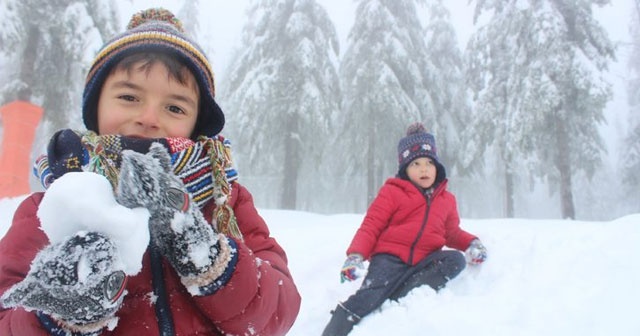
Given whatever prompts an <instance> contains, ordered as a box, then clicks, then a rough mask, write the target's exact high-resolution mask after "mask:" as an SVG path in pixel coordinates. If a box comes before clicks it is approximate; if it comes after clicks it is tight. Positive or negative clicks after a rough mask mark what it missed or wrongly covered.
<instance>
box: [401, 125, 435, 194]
mask: <svg viewBox="0 0 640 336" xmlns="http://www.w3.org/2000/svg"><path fill="white" fill-rule="evenodd" d="M420 157H428V158H430V159H431V160H433V163H434V164H435V165H436V169H437V176H436V183H438V182H440V181H442V180H443V179H445V177H446V171H445V169H444V166H443V165H442V163H440V160H439V159H438V150H437V148H436V139H435V137H434V136H433V135H432V134H430V133H427V131H426V130H425V128H424V125H423V124H422V123H420V122H416V123H413V124H411V125H409V127H408V128H407V135H406V136H405V137H404V138H402V139H400V142H398V175H399V176H406V169H407V166H408V165H409V163H411V161H413V160H415V159H417V158H420Z"/></svg>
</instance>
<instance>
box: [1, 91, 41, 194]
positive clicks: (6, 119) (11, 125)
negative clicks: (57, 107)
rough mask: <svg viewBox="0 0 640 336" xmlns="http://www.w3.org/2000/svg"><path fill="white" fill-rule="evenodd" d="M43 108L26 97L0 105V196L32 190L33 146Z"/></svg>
mask: <svg viewBox="0 0 640 336" xmlns="http://www.w3.org/2000/svg"><path fill="white" fill-rule="evenodd" d="M42 112H43V110H42V108H41V107H40V106H36V105H33V104H31V103H29V102H26V101H19V100H17V101H13V102H11V103H9V104H7V105H4V106H2V107H0V122H2V124H3V132H2V143H1V145H2V147H0V198H3V197H16V196H20V195H25V194H28V193H29V192H30V187H29V173H30V172H31V162H30V156H31V146H32V145H33V140H34V138H35V133H36V128H37V127H38V123H39V122H40V119H41V118H42Z"/></svg>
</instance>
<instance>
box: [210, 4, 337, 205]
mask: <svg viewBox="0 0 640 336" xmlns="http://www.w3.org/2000/svg"><path fill="white" fill-rule="evenodd" d="M248 13H249V19H248V20H247V24H246V25H245V26H244V30H243V35H242V46H241V49H240V50H239V51H238V52H237V55H236V57H233V60H232V62H231V65H230V66H229V67H228V69H227V75H226V76H224V77H225V78H226V82H225V83H224V84H225V85H223V86H222V90H223V91H222V92H223V93H222V94H221V95H220V96H221V97H223V99H224V101H223V103H224V105H225V106H226V110H228V111H232V113H228V114H227V115H228V118H229V123H228V129H229V132H228V134H229V135H231V136H230V138H231V139H232V140H233V139H235V141H234V152H235V153H236V157H237V159H236V162H238V165H239V166H240V172H241V174H242V176H243V180H244V181H245V183H247V185H250V186H251V188H252V190H253V191H254V193H255V194H258V195H260V196H261V197H260V198H262V199H265V200H266V201H267V202H271V203H269V204H268V206H275V207H278V208H282V209H296V208H298V204H297V201H298V199H299V195H298V191H299V190H302V188H309V189H313V187H314V186H312V185H308V183H309V181H313V180H317V179H318V172H319V167H320V166H322V164H321V163H320V158H321V155H322V153H323V151H324V150H325V149H326V147H327V139H328V135H329V132H330V118H331V116H332V115H334V114H336V111H337V110H338V109H339V103H340V88H339V82H338V76H337V69H336V68H337V67H336V59H337V55H338V52H339V50H338V48H339V46H338V38H337V34H336V30H335V27H334V25H333V23H332V22H331V20H330V18H329V16H328V14H327V12H326V11H325V10H324V8H322V7H321V6H320V5H318V4H317V2H316V1H314V0H268V1H253V2H252V4H251V6H250V7H249V10H248ZM303 181H304V183H305V184H303ZM274 199H276V200H277V202H276V203H274V202H273V200H274Z"/></svg>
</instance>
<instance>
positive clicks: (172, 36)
mask: <svg viewBox="0 0 640 336" xmlns="http://www.w3.org/2000/svg"><path fill="white" fill-rule="evenodd" d="M154 52H159V53H164V54H168V55H171V56H173V57H176V58H177V59H178V60H179V61H180V62H181V63H182V64H184V65H185V66H186V67H187V68H188V69H189V70H190V71H191V73H192V74H193V76H194V77H195V79H196V83H197V84H198V87H199V89H200V104H199V106H200V109H199V111H198V119H197V122H196V128H195V130H194V136H198V135H206V136H209V137H211V136H214V135H216V134H218V133H220V131H221V130H222V128H223V127H224V121H225V118H224V114H223V112H222V109H220V106H218V104H217V103H216V101H215V85H214V78H213V71H212V70H211V65H210V64H209V60H208V59H207V57H206V56H205V54H204V52H203V51H202V49H201V48H200V47H199V46H198V45H197V44H196V43H195V42H193V41H191V40H190V39H189V38H188V37H187V36H186V33H185V31H184V29H183V28H182V23H181V22H180V21H179V20H178V19H177V18H176V17H175V16H174V15H173V13H171V12H170V11H168V10H166V9H163V8H151V9H147V10H143V11H141V12H139V13H136V14H134V15H133V16H132V17H131V20H130V21H129V24H128V25H127V30H126V31H125V32H124V33H122V34H119V35H117V36H115V37H114V38H113V39H112V40H110V41H109V42H107V43H106V44H105V45H104V46H103V47H102V49H101V50H100V51H99V52H98V55H97V56H96V58H95V60H94V61H93V63H92V65H91V69H90V70H89V74H88V75H87V80H86V83H85V88H84V94H83V96H82V117H83V120H84V124H85V126H86V127H87V129H89V130H91V131H94V132H98V118H97V107H98V98H99V97H100V91H101V90H102V85H103V84H104V81H105V80H106V78H107V76H108V75H109V74H110V73H111V71H112V70H113V68H114V67H115V66H116V65H117V64H118V63H119V62H120V61H121V60H122V59H123V58H125V57H127V56H130V55H133V54H138V53H154Z"/></svg>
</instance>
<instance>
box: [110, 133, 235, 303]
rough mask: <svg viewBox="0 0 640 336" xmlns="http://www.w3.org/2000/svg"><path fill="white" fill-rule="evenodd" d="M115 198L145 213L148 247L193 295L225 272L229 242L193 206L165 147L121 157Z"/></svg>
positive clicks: (126, 152) (130, 153) (126, 153)
mask: <svg viewBox="0 0 640 336" xmlns="http://www.w3.org/2000/svg"><path fill="white" fill-rule="evenodd" d="M117 194H118V195H117V199H118V202H120V203H121V204H122V205H124V206H127V207H130V208H132V207H145V208H147V209H148V210H149V212H150V214H151V217H150V219H149V231H150V234H151V240H152V242H153V243H154V244H155V245H156V246H157V247H158V248H159V250H160V252H161V253H162V254H163V255H164V256H165V257H166V258H167V259H168V260H169V262H170V263H171V264H172V265H173V268H174V269H175V270H176V272H178V274H179V275H180V276H181V277H182V282H183V284H184V285H185V286H187V288H188V289H189V291H190V292H191V293H192V294H194V295H197V294H200V291H199V289H198V288H199V287H202V286H206V285H209V284H211V283H212V282H213V281H215V280H216V279H217V278H218V277H219V276H220V275H221V274H222V273H223V272H224V270H225V269H226V267H227V265H228V263H229V261H230V260H231V249H230V248H229V245H228V244H229V243H228V241H227V239H226V238H225V237H224V236H222V235H219V234H218V233H217V232H216V231H215V230H214V228H213V226H212V225H211V224H209V223H207V221H206V220H205V219H204V216H203V215H202V213H201V212H200V209H199V208H198V207H197V206H196V204H195V203H194V202H192V200H191V197H190V196H189V194H188V193H187V191H186V189H185V187H184V185H183V183H182V181H181V180H180V179H179V178H178V177H176V176H175V174H174V173H173V170H172V167H171V158H170V156H169V153H168V152H167V150H166V149H165V148H164V146H162V145H160V144H153V145H151V148H150V149H149V153H148V154H140V153H136V152H133V151H124V152H123V156H122V165H121V168H120V179H119V184H118V192H117Z"/></svg>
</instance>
